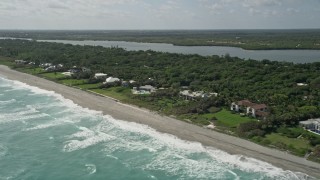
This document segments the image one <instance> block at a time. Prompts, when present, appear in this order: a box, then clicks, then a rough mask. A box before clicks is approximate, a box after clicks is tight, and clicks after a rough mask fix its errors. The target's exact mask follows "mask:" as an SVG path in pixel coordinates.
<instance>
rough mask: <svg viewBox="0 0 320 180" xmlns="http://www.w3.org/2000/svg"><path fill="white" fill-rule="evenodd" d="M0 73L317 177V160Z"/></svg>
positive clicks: (1, 69)
mask: <svg viewBox="0 0 320 180" xmlns="http://www.w3.org/2000/svg"><path fill="white" fill-rule="evenodd" d="M0 75H3V76H5V77H6V78H7V79H10V80H17V81H20V82H23V83H26V84H28V85H31V86H36V87H39V88H41V89H45V90H49V91H54V92H55V93H58V94H61V95H62V96H63V97H64V98H66V99H70V100H72V101H73V102H74V103H75V104H78V105H79V106H82V107H84V108H89V109H92V110H97V111H102V112H103V114H104V115H107V114H108V115H111V116H112V117H114V118H115V119H121V120H124V121H129V122H136V123H140V124H145V125H148V126H150V127H151V128H153V129H155V130H157V131H159V132H161V133H167V134H172V135H174V136H177V137H178V138H180V139H182V140H187V141H194V142H199V143H201V144H202V145H203V146H211V147H214V148H217V149H220V150H222V151H225V152H227V153H229V154H239V155H244V156H247V157H251V158H255V159H258V160H262V161H265V162H268V163H270V164H272V165H274V166H276V167H280V168H282V169H283V170H290V171H295V172H302V173H306V174H308V175H310V176H313V177H316V178H320V164H318V163H315V162H312V161H308V160H306V159H304V158H301V157H297V156H294V155H291V154H288V153H286V152H284V151H279V150H276V149H271V148H268V147H263V146H261V145H258V144H255V143H253V142H250V141H247V140H244V139H240V138H237V137H234V136H230V135H227V134H222V133H219V132H217V131H213V130H210V129H206V128H202V127H199V126H196V125H193V124H190V123H186V122H183V121H180V120H176V119H173V118H171V117H168V116H162V115H160V114H158V113H156V112H153V111H150V110H147V109H142V108H138V107H136V106H133V105H128V104H123V103H121V102H119V101H117V100H116V99H113V98H108V97H102V96H99V95H97V94H93V93H90V92H86V91H83V90H80V89H77V88H73V87H69V86H66V85H63V84H58V83H55V82H53V81H49V80H46V79H43V78H40V77H37V76H33V75H30V74H25V73H22V72H18V71H15V70H11V69H10V68H8V67H7V66H3V65H0Z"/></svg>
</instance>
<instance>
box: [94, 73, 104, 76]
mask: <svg viewBox="0 0 320 180" xmlns="http://www.w3.org/2000/svg"><path fill="white" fill-rule="evenodd" d="M94 76H107V74H104V73H95V74H94Z"/></svg>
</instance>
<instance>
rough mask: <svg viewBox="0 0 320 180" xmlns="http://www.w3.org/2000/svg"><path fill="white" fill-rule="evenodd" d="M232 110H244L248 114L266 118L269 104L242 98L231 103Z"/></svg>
mask: <svg viewBox="0 0 320 180" xmlns="http://www.w3.org/2000/svg"><path fill="white" fill-rule="evenodd" d="M230 110H231V111H235V112H243V113H246V114H247V115H248V116H252V117H261V118H265V117H266V116H267V115H268V114H269V113H268V111H267V110H268V109H267V105H265V104H256V103H253V102H251V101H249V100H241V101H238V102H233V103H231V107H230Z"/></svg>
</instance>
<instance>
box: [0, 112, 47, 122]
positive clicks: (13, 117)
mask: <svg viewBox="0 0 320 180" xmlns="http://www.w3.org/2000/svg"><path fill="white" fill-rule="evenodd" d="M48 116H49V115H48V114H45V113H40V114H34V115H23V116H16V115H14V114H12V115H11V117H9V118H6V117H7V116H1V117H0V124H3V123H11V122H16V121H24V120H31V119H40V118H43V117H48Z"/></svg>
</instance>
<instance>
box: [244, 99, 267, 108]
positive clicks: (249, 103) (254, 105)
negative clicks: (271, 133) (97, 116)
mask: <svg viewBox="0 0 320 180" xmlns="http://www.w3.org/2000/svg"><path fill="white" fill-rule="evenodd" d="M238 105H240V106H247V107H251V108H253V109H256V110H257V109H264V108H267V105H265V104H256V103H253V102H251V101H249V100H247V99H245V100H241V101H238Z"/></svg>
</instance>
